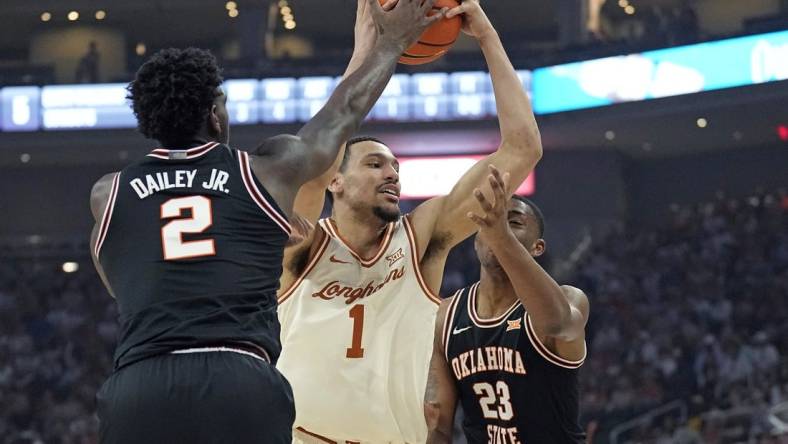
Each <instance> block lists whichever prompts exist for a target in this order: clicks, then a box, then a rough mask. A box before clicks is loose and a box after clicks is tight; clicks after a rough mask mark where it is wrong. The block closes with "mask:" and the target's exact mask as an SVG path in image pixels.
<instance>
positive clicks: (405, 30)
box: [252, 0, 443, 214]
mask: <svg viewBox="0 0 788 444" xmlns="http://www.w3.org/2000/svg"><path fill="white" fill-rule="evenodd" d="M366 1H367V3H368V8H369V11H370V13H371V15H372V18H373V20H374V23H375V29H376V30H377V39H376V42H375V45H374V47H373V50H372V51H371V53H370V56H369V57H367V58H366V60H364V62H363V63H362V64H361V66H359V68H358V69H357V70H356V71H355V72H354V73H353V74H351V75H350V76H348V77H347V78H346V79H345V80H344V81H342V82H341V83H340V84H339V86H338V87H337V88H336V90H335V91H334V92H333V94H331V97H330V98H329V99H328V102H327V103H326V105H325V106H324V107H323V108H322V109H321V110H320V111H319V112H318V113H317V114H316V115H315V116H314V117H313V118H312V119H311V120H310V121H309V122H307V123H306V124H305V125H304V126H303V127H302V128H301V130H300V131H298V134H296V135H295V136H291V135H282V136H276V137H272V138H270V139H268V140H266V141H265V142H263V143H262V144H261V145H260V146H259V147H258V148H257V149H256V150H255V152H254V153H253V154H255V155H256V156H253V160H252V168H253V169H254V171H255V174H256V175H257V176H258V178H259V179H260V180H261V181H262V182H263V185H265V186H266V189H268V191H269V192H270V193H271V194H272V195H273V197H274V199H275V200H276V201H277V203H279V205H280V207H282V209H283V210H284V211H285V212H286V213H287V214H290V212H291V211H292V205H293V201H294V199H295V195H296V193H297V191H298V189H299V188H300V187H301V185H302V184H304V183H305V182H307V181H309V180H311V179H314V178H316V177H318V176H320V175H321V174H323V173H324V172H325V171H326V170H327V169H328V168H329V167H330V166H331V165H332V164H333V163H334V162H335V160H336V158H337V152H338V151H339V148H340V145H341V144H342V142H343V141H345V140H347V139H348V138H349V137H350V136H351V135H352V134H353V133H354V132H356V131H357V130H358V128H359V126H360V124H361V122H362V120H363V119H364V117H365V116H366V115H367V113H368V112H369V110H370V109H371V108H372V106H373V105H374V103H375V101H377V99H378V97H380V94H381V93H382V92H383V89H384V88H385V87H386V84H387V83H388V81H389V79H390V78H391V76H392V74H393V73H394V67H395V65H396V63H397V59H398V58H399V56H400V54H401V53H402V51H404V50H405V48H407V47H408V46H409V45H410V44H411V43H413V42H414V41H415V40H416V39H417V38H418V37H419V36H420V35H421V33H422V32H423V31H424V29H426V28H427V26H429V25H430V24H431V23H433V22H434V21H435V20H438V19H439V18H442V17H443V14H442V13H441V14H435V15H433V16H430V17H427V15H426V14H427V11H429V10H430V8H431V7H432V4H433V2H434V0H427V1H425V2H424V3H423V4H421V3H419V2H415V1H410V0H408V1H400V2H398V3H397V5H396V6H395V7H394V8H392V9H391V10H390V11H385V10H384V9H383V7H382V6H381V5H380V4H379V3H378V0H366Z"/></svg>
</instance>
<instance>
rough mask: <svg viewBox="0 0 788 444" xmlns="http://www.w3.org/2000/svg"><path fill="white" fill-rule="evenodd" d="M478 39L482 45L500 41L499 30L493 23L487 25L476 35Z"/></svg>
mask: <svg viewBox="0 0 788 444" xmlns="http://www.w3.org/2000/svg"><path fill="white" fill-rule="evenodd" d="M476 40H478V41H479V44H480V45H482V46H483V45H485V44H488V43H494V42H496V41H500V39H499V37H498V31H496V30H495V28H493V27H492V25H490V26H488V27H486V28H485V29H484V30H483V31H482V32H480V33H479V34H477V35H476Z"/></svg>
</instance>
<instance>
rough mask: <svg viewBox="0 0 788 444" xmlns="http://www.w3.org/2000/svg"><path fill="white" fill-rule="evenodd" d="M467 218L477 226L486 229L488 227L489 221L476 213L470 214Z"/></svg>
mask: <svg viewBox="0 0 788 444" xmlns="http://www.w3.org/2000/svg"><path fill="white" fill-rule="evenodd" d="M467 216H468V219H470V220H472V221H473V223H475V224H476V225H478V226H480V227H486V226H487V219H485V218H483V217H481V216H479V215H477V214H475V213H470V212H469V213H468V214H467Z"/></svg>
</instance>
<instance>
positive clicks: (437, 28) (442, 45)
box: [380, 0, 462, 65]
mask: <svg viewBox="0 0 788 444" xmlns="http://www.w3.org/2000/svg"><path fill="white" fill-rule="evenodd" d="M385 2H386V0H380V4H381V5H382V4H384V3H385ZM459 5H460V4H459V3H458V2H457V0H435V4H434V5H432V11H430V12H429V13H428V15H432V14H435V13H437V12H439V11H440V10H441V9H442V8H449V9H451V8H456V7H457V6H459ZM461 27H462V18H461V17H460V16H459V15H458V16H455V17H452V18H450V19H446V18H444V19H441V20H438V21H437V22H435V23H433V24H432V26H430V27H429V28H427V30H426V31H424V34H422V35H421V37H419V41H418V42H416V43H414V44H413V46H411V47H410V48H408V49H406V50H405V52H404V53H403V54H402V57H400V58H399V62H400V63H402V64H405V65H423V64H425V63H430V62H432V61H434V60H437V59H439V58H441V57H443V55H444V54H446V53H447V52H448V51H449V48H451V46H452V45H453V44H454V42H455V41H457V37H458V36H459V35H460V28H461Z"/></svg>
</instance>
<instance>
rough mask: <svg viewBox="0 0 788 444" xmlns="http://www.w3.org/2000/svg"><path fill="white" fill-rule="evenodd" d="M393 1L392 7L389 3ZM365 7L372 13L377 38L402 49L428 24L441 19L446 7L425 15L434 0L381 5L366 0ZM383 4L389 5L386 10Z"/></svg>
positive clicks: (409, 44) (405, 1)
mask: <svg viewBox="0 0 788 444" xmlns="http://www.w3.org/2000/svg"><path fill="white" fill-rule="evenodd" d="M392 3H394V5H393V7H391V4H392ZM367 4H368V5H367V7H368V9H369V11H370V13H371V15H372V19H373V21H374V24H375V28H376V31H377V32H376V33H375V34H376V36H377V38H378V40H385V41H388V42H390V43H393V44H395V45H398V46H399V47H400V48H401V50H402V51H404V50H405V49H406V48H408V47H409V46H411V45H412V44H413V43H415V42H416V40H418V38H419V37H420V36H421V34H423V33H424V30H426V29H427V28H428V27H429V26H430V25H432V24H433V23H435V22H436V21H438V20H440V19H442V18H443V17H444V16H445V15H446V12H448V8H443V9H441V11H440V12H438V13H437V14H433V15H430V16H427V12H429V11H430V10H431V9H432V5H434V4H435V0H425V1H424V2H423V3H422V2H421V1H420V0H395V1H393V2H392V1H391V0H389V1H387V2H386V3H385V5H383V6H382V5H381V4H380V2H379V1H378V0H367ZM385 6H389V7H391V9H390V10H388V11H387V10H386V9H385Z"/></svg>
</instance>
